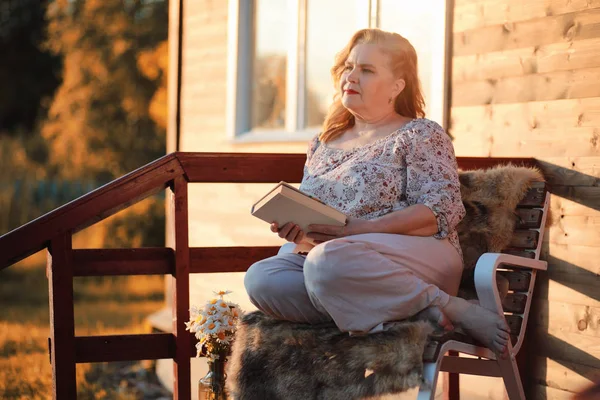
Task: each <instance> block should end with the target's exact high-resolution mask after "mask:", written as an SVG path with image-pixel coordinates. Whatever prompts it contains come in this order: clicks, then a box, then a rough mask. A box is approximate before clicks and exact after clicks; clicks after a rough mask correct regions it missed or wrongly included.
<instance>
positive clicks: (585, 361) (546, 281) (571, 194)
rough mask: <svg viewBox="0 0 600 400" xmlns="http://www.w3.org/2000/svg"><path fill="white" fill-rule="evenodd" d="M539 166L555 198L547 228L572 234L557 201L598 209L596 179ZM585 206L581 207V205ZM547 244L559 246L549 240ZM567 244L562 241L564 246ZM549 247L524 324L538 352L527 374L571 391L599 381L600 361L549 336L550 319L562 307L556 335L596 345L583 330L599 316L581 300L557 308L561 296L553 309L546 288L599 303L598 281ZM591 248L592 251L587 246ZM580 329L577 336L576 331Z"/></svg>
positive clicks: (594, 338) (588, 394)
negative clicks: (561, 322)
mask: <svg viewBox="0 0 600 400" xmlns="http://www.w3.org/2000/svg"><path fill="white" fill-rule="evenodd" d="M539 164H540V167H541V169H542V172H543V174H544V176H545V178H546V180H547V182H548V184H549V187H550V191H551V193H552V194H553V197H555V196H558V198H554V199H553V207H554V209H552V210H551V211H552V214H551V218H552V224H551V228H550V229H553V230H559V234H560V235H564V236H569V235H573V234H575V232H572V230H574V229H572V228H571V227H572V225H571V226H565V225H564V224H563V220H564V218H565V215H564V214H566V213H567V212H568V211H567V212H565V210H564V209H563V208H562V206H561V205H560V201H561V200H562V199H565V200H568V201H570V202H574V203H576V205H581V206H585V207H588V208H589V209H591V210H595V211H600V179H599V178H596V177H594V176H591V175H587V174H584V173H581V172H578V171H575V170H573V169H568V168H564V167H561V166H558V165H554V164H551V163H548V162H543V161H539ZM572 167H573V168H575V167H576V165H575V164H573V165H572ZM585 207H584V208H582V209H585ZM591 210H590V213H592V214H593V213H594V211H591ZM567 217H568V215H567ZM581 227H583V226H581ZM547 235H548V233H547ZM548 236H549V235H548ZM552 236H554V237H557V236H555V235H552ZM552 246H560V245H558V244H555V243H554V242H553V243H552ZM567 246H568V245H565V247H567ZM550 251H551V250H550V242H549V241H548V240H546V241H545V242H544V243H543V245H542V258H543V259H545V260H546V261H548V271H547V272H545V273H541V274H539V275H538V276H539V279H538V281H537V286H536V290H535V292H536V299H535V301H534V303H533V307H532V313H531V316H532V318H530V320H529V327H528V330H529V332H532V331H537V334H536V337H535V340H531V341H530V347H531V350H532V351H533V353H534V354H535V355H536V356H539V357H538V358H537V360H538V361H537V365H535V370H536V371H538V372H537V376H531V378H533V379H531V382H532V386H533V385H534V384H535V383H539V384H542V385H545V386H548V387H552V388H554V389H559V390H566V391H569V392H573V391H578V390H581V387H582V386H584V385H587V384H588V383H585V384H584V383H583V381H591V382H600V359H598V357H596V356H594V355H593V354H590V352H588V349H589V347H588V346H585V345H583V344H581V345H578V346H576V345H574V344H573V343H568V342H567V341H565V340H563V339H561V338H559V337H556V336H555V335H553V334H552V333H551V330H552V332H554V330H553V329H554V328H556V326H554V328H553V327H552V326H551V325H550V321H551V320H553V325H556V323H557V321H558V320H559V319H560V318H562V316H563V315H562V314H560V313H562V312H563V311H566V312H564V315H565V316H568V317H567V318H568V319H566V320H565V326H560V327H559V328H560V332H561V334H562V333H563V332H565V333H567V334H568V333H569V330H570V329H571V331H573V330H574V331H575V332H576V333H573V335H577V337H581V339H582V341H581V342H580V343H586V342H585V339H586V338H589V340H590V341H594V342H595V343H597V340H598V337H597V336H596V335H594V336H589V333H588V334H587V335H586V334H585V333H583V331H585V330H587V329H588V327H589V328H590V329H597V327H598V324H599V323H600V320H597V318H598V316H597V315H596V314H595V312H594V310H592V309H591V307H589V306H587V305H585V303H584V304H581V301H579V304H573V305H570V304H565V307H567V308H569V307H571V306H572V307H573V309H570V308H569V309H568V310H562V309H560V307H561V306H562V305H563V304H562V303H560V302H561V301H562V300H558V303H560V305H557V307H551V303H550V291H551V290H553V291H556V290H562V288H563V287H564V288H565V291H569V292H572V291H574V292H577V293H578V294H581V295H583V296H585V297H584V299H586V298H589V303H594V302H600V292H599V291H598V289H597V288H598V287H599V284H600V275H599V274H598V273H596V271H597V270H595V269H592V270H590V269H589V267H588V268H585V266H582V265H577V264H575V263H576V262H577V261H574V262H575V263H574V262H573V260H577V259H578V258H576V257H573V258H572V259H567V260H565V259H562V258H559V257H557V256H555V255H553V254H550ZM592 251H594V250H593V249H592ZM598 252H599V253H600V248H598ZM562 254H565V253H562ZM579 259H581V258H579ZM556 284H558V285H556ZM551 286H552V289H551ZM559 288H560V289H559ZM583 296H582V297H583ZM584 302H585V300H584ZM552 304H554V303H552ZM579 333H582V334H581V335H578V334H579ZM528 337H529V338H531V337H532V335H531V334H530V335H528ZM569 337H571V336H569ZM549 360H551V362H554V363H557V364H559V365H560V366H561V367H562V368H564V369H566V370H568V371H564V375H563V376H562V377H561V378H559V379H556V381H555V380H554V378H553V377H555V376H556V374H557V372H556V371H554V372H551V370H552V369H555V368H556V366H554V365H548V364H549ZM567 360H570V361H567ZM540 380H541V381H540ZM569 385H571V386H569ZM532 389H533V388H532ZM599 393H600V388H598V387H596V388H595V389H589V392H585V394H584V393H583V392H582V394H581V396H580V397H577V399H581V400H587V399H592V398H594V399H596V398H600V394H599Z"/></svg>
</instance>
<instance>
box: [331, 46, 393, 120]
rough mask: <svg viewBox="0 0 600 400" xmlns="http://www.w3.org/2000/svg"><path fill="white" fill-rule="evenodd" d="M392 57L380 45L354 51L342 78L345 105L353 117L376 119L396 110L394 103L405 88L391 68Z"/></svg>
mask: <svg viewBox="0 0 600 400" xmlns="http://www.w3.org/2000/svg"><path fill="white" fill-rule="evenodd" d="M389 64H390V57H389V56H388V55H387V54H385V53H383V52H382V51H381V49H380V47H379V45H376V44H357V45H356V46H354V48H352V50H351V51H350V54H349V55H348V58H347V59H346V64H345V67H344V72H343V73H342V77H341V79H340V90H341V91H342V104H343V105H344V107H346V108H347V109H348V110H350V111H351V112H352V113H353V114H355V115H358V116H361V117H363V118H376V117H377V116H379V115H382V114H384V113H389V112H390V111H392V110H393V109H394V104H393V101H392V103H390V98H391V99H395V98H396V96H398V94H400V92H402V90H403V89H404V85H405V83H404V80H403V79H397V78H396V77H395V76H394V74H393V73H392V70H391V69H390V67H389Z"/></svg>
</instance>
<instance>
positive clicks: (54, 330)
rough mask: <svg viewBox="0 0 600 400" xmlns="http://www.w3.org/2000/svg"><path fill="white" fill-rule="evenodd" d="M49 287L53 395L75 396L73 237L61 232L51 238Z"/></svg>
mask: <svg viewBox="0 0 600 400" xmlns="http://www.w3.org/2000/svg"><path fill="white" fill-rule="evenodd" d="M49 252H50V255H49V257H48V263H49V264H50V267H49V269H48V290H49V299H50V339H51V345H50V359H51V361H52V398H53V399H59V400H60V399H75V398H76V397H77V382H76V379H75V377H76V374H75V347H74V345H73V342H74V337H75V318H74V312H73V252H72V237H71V234H70V233H69V232H67V233H63V234H61V235H59V236H57V237H55V238H53V239H52V240H51V242H50V249H49Z"/></svg>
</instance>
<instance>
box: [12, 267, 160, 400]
mask: <svg viewBox="0 0 600 400" xmlns="http://www.w3.org/2000/svg"><path fill="white" fill-rule="evenodd" d="M163 282H164V281H163V277H158V276H132V277H91V278H76V279H75V281H74V298H75V334H76V335H101V334H103V335H106V334H121V333H123V334H125V333H145V332H146V333H147V332H149V327H147V326H146V325H145V323H144V318H145V317H146V316H148V314H150V313H151V312H153V311H156V310H158V309H159V308H161V306H162V305H163V289H164V284H163ZM48 336H49V311H48V281H47V279H46V272H45V265H44V264H43V258H40V257H39V256H37V257H35V261H34V262H31V261H30V262H29V263H20V264H18V265H14V266H12V267H9V268H8V269H5V270H3V271H0V399H6V400H9V399H28V400H29V399H48V398H50V397H51V388H52V368H51V365H50V362H49V358H48ZM130 364H132V363H96V364H79V365H77V392H78V399H121V400H125V399H137V398H139V397H137V396H138V395H137V394H136V393H135V392H133V391H131V390H129V391H128V390H127V388H124V387H123V385H120V386H119V383H118V382H117V383H116V384H115V383H114V382H112V381H111V380H110V379H108V377H110V376H111V375H112V374H113V372H114V371H115V370H116V369H122V368H124V367H126V366H127V365H130ZM142 366H143V367H144V368H146V369H147V370H148V372H149V373H150V374H151V373H152V372H151V369H152V363H148V362H146V363H143V364H142Z"/></svg>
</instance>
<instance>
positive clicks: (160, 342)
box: [75, 333, 175, 363]
mask: <svg viewBox="0 0 600 400" xmlns="http://www.w3.org/2000/svg"><path fill="white" fill-rule="evenodd" d="M174 357H175V336H173V334H171V333H149V334H138V335H105V336H80V337H76V338H75V360H76V362H78V363H89V362H109V361H133V360H158V359H161V358H174Z"/></svg>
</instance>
